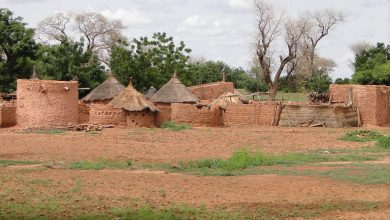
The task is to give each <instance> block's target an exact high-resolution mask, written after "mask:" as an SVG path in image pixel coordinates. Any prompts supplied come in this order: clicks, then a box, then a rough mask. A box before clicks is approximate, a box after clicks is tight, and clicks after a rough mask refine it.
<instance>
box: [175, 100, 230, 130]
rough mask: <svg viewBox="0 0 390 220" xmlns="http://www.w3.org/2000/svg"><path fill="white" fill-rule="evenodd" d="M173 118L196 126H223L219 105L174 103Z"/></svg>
mask: <svg viewBox="0 0 390 220" xmlns="http://www.w3.org/2000/svg"><path fill="white" fill-rule="evenodd" d="M171 108H172V112H171V120H172V121H175V122H178V123H186V124H191V125H194V126H209V127H214V126H222V125H223V122H222V111H221V109H220V108H219V107H210V108H209V107H197V106H196V105H195V104H184V103H173V104H172V105H171Z"/></svg>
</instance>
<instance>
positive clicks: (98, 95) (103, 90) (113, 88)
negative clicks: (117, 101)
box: [82, 71, 125, 102]
mask: <svg viewBox="0 0 390 220" xmlns="http://www.w3.org/2000/svg"><path fill="white" fill-rule="evenodd" d="M124 89H125V87H124V86H123V85H122V84H121V83H120V82H118V80H117V79H116V78H115V77H114V76H113V75H112V73H111V71H110V73H109V74H108V78H107V79H106V81H104V82H103V83H102V84H100V85H99V86H98V87H96V88H95V89H94V90H92V91H91V92H90V93H89V94H88V95H87V96H85V97H84V98H83V99H82V100H83V101H86V102H93V101H104V100H110V99H112V98H114V97H115V96H116V95H118V94H119V93H120V92H122V91H123V90H124Z"/></svg>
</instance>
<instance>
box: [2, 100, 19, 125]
mask: <svg viewBox="0 0 390 220" xmlns="http://www.w3.org/2000/svg"><path fill="white" fill-rule="evenodd" d="M15 125H16V103H15V102H13V101H11V102H6V101H4V102H1V103H0V128H6V127H12V126H15Z"/></svg>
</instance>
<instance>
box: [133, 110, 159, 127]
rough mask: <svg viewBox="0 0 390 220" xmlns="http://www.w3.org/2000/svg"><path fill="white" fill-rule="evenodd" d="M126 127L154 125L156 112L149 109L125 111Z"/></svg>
mask: <svg viewBox="0 0 390 220" xmlns="http://www.w3.org/2000/svg"><path fill="white" fill-rule="evenodd" d="M125 114H126V121H127V124H126V127H129V128H138V127H147V128H152V127H155V116H156V114H157V113H153V112H151V111H141V112H126V113H125Z"/></svg>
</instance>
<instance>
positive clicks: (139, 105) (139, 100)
mask: <svg viewBox="0 0 390 220" xmlns="http://www.w3.org/2000/svg"><path fill="white" fill-rule="evenodd" d="M110 104H111V105H112V106H114V107H115V108H123V109H125V110H127V111H143V110H147V109H149V110H150V111H152V112H156V111H159V110H158V108H157V107H156V106H155V105H154V104H153V102H151V101H149V100H147V99H146V98H145V97H144V95H143V94H141V93H139V92H138V91H137V90H135V89H134V87H133V85H132V83H131V80H130V83H129V86H127V88H126V89H125V90H123V91H122V92H121V93H119V94H118V95H117V96H115V97H114V99H113V100H112V101H111V102H110Z"/></svg>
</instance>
